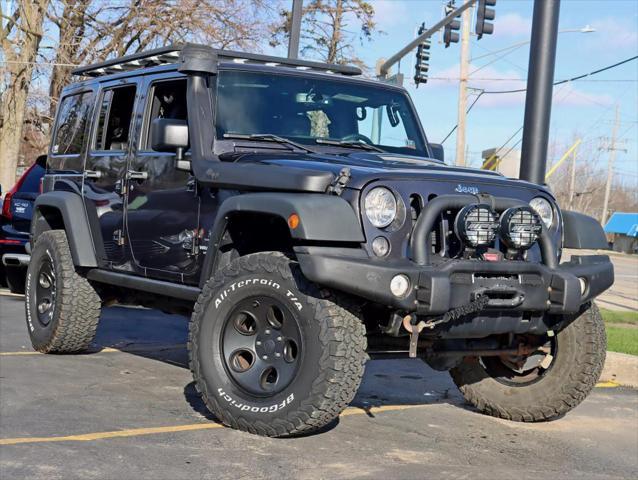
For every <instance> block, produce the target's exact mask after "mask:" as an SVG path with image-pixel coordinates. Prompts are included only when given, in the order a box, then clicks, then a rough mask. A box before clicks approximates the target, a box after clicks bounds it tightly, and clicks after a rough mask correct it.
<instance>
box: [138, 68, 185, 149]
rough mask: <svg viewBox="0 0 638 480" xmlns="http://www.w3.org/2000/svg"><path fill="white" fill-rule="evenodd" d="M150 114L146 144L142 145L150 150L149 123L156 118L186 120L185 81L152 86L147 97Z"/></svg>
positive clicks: (151, 142) (170, 81) (159, 83)
mask: <svg viewBox="0 0 638 480" xmlns="http://www.w3.org/2000/svg"><path fill="white" fill-rule="evenodd" d="M149 101H150V114H149V118H148V127H147V135H146V144H145V145H143V147H145V148H146V149H148V150H150V149H151V145H153V139H152V138H151V134H152V133H151V128H150V127H151V123H152V122H153V120H155V119H156V118H170V119H173V120H183V121H187V120H188V110H187V108H186V80H185V79H179V80H169V81H163V82H158V83H156V84H155V85H153V88H152V93H151V95H150V96H149Z"/></svg>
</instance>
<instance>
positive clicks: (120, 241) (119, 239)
mask: <svg viewBox="0 0 638 480" xmlns="http://www.w3.org/2000/svg"><path fill="white" fill-rule="evenodd" d="M113 241H114V242H115V244H116V245H118V246H120V247H121V246H122V245H124V244H125V243H126V237H125V236H124V234H123V233H122V230H119V229H118V230H115V231H113Z"/></svg>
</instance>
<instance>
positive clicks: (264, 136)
mask: <svg viewBox="0 0 638 480" xmlns="http://www.w3.org/2000/svg"><path fill="white" fill-rule="evenodd" d="M224 138H237V139H240V140H265V141H267V142H275V143H279V144H281V145H284V146H286V147H288V149H289V150H292V151H295V150H302V151H305V152H308V153H317V152H315V151H314V150H312V149H311V148H308V147H306V146H304V145H301V144H300V143H297V142H293V141H292V140H288V139H287V138H284V137H280V136H279V135H275V134H274V133H252V134H245V133H224Z"/></svg>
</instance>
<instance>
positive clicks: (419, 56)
mask: <svg viewBox="0 0 638 480" xmlns="http://www.w3.org/2000/svg"><path fill="white" fill-rule="evenodd" d="M425 30H426V28H425V23H422V24H421V27H419V33H418V35H421V34H422V33H423V32H425ZM431 46H432V42H430V39H429V38H426V39H425V40H424V41H423V42H421V43H419V46H418V47H417V48H416V62H415V63H414V83H415V84H416V86H417V87H418V86H419V84H420V83H428V70H430V63H429V62H430V47H431Z"/></svg>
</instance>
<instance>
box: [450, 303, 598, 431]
mask: <svg viewBox="0 0 638 480" xmlns="http://www.w3.org/2000/svg"><path fill="white" fill-rule="evenodd" d="M549 340H550V342H551V344H552V347H551V358H550V359H547V360H549V361H543V362H539V364H538V366H536V367H535V368H534V369H530V370H528V371H521V372H516V371H513V370H511V369H508V368H507V362H503V361H502V360H500V359H499V357H489V358H484V359H478V358H466V359H465V361H464V362H463V363H462V364H461V365H459V366H458V367H455V368H453V369H452V370H450V374H451V376H452V380H454V383H455V384H456V385H457V387H459V389H460V390H461V393H462V394H463V396H464V397H465V399H466V400H467V401H468V402H469V403H471V404H472V405H474V406H475V407H476V408H477V409H478V410H480V411H481V412H483V413H486V414H488V415H492V416H494V417H499V418H505V419H507V420H514V421H519V422H539V421H544V420H551V419H553V418H556V417H559V416H561V415H564V414H565V413H567V412H569V411H570V410H572V409H573V408H575V407H576V406H577V405H579V404H580V403H581V402H582V401H583V400H584V399H585V398H586V397H587V395H588V394H589V393H590V392H591V390H592V389H593V388H594V386H595V385H596V382H597V381H598V379H599V378H600V374H601V372H602V369H603V366H604V364H605V355H606V350H607V339H606V335H605V326H604V324H603V320H602V318H601V316H600V311H599V310H598V307H597V306H596V305H595V304H590V305H588V306H587V307H586V309H585V310H584V311H583V312H582V313H581V314H580V315H579V316H578V317H577V318H576V319H575V320H574V321H572V322H571V323H570V324H569V325H568V326H567V327H566V328H565V329H564V330H561V331H560V332H558V333H557V334H556V335H555V337H553V338H552V337H549ZM544 360H545V359H544Z"/></svg>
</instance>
